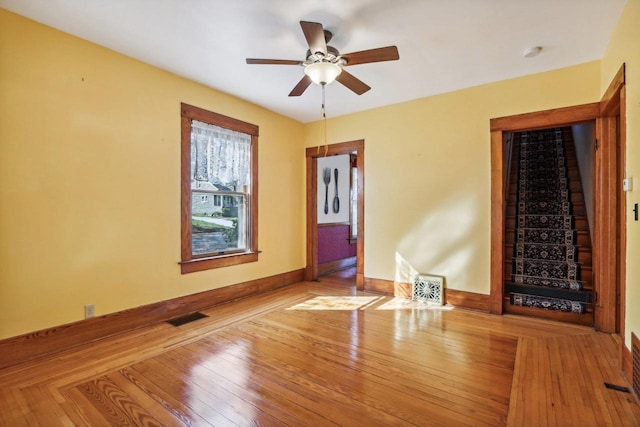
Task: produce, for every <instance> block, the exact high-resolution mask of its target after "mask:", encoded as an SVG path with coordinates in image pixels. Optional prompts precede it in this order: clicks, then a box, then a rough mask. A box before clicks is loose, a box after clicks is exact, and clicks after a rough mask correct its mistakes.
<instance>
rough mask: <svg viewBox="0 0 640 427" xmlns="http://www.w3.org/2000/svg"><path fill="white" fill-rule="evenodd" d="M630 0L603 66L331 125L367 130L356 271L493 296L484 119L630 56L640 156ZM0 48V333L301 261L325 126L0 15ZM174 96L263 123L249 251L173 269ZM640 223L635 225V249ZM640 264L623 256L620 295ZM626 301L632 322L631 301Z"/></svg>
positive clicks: (334, 135)
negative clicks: (313, 166) (246, 257)
mask: <svg viewBox="0 0 640 427" xmlns="http://www.w3.org/2000/svg"><path fill="white" fill-rule="evenodd" d="M639 2H640V0H629V1H628V3H627V6H626V7H625V11H624V13H623V16H622V19H621V21H620V23H619V25H618V27H617V28H616V32H615V33H614V37H613V38H612V42H611V46H610V47H609V49H608V51H607V55H606V56H605V58H604V60H603V61H602V63H601V61H594V62H590V63H586V64H582V65H577V66H574V67H569V68H565V69H560V70H555V71H551V72H547V73H540V74H534V75H530V76H526V77H522V78H517V79H511V80H505V81H501V82H497V83H493V84H487V85H482V86H478V87H473V88H469V89H465V90H461V91H457V92H452V93H447V94H442V95H437V96H433V97H428V98H423V99H419V100H415V101H411V102H405V103H402V104H396V105H392V106H388V107H384V108H378V109H374V110H369V111H365V112H362V113H357V114H352V115H348V116H343V117H339V118H335V119H330V120H329V124H328V132H329V135H328V138H329V141H330V142H331V143H335V142H342V141H350V140H354V139H361V138H363V139H365V141H366V149H365V152H366V164H365V170H366V176H365V180H366V194H365V203H366V205H365V236H366V239H365V242H366V243H365V276H366V277H370V278H380V279H387V280H395V279H403V278H404V277H403V274H404V273H403V271H405V270H406V267H407V266H410V267H411V268H412V269H414V270H415V271H418V272H422V273H430V274H436V275H442V276H445V278H446V280H447V286H448V287H450V288H452V289H459V290H465V291H470V292H478V293H484V294H488V293H489V267H490V266H489V259H490V255H489V249H490V235H489V233H490V204H489V202H490V200H489V199H490V157H489V153H490V151H489V120H490V119H491V118H494V117H501V116H508V115H513V114H518V113H524V112H532V111H537V110H545V109H549V108H556V107H563V106H570V105H577V104H583V103H589V102H594V101H597V100H599V99H600V96H601V93H602V91H603V90H604V88H605V85H607V84H608V82H609V81H610V80H611V77H612V75H613V73H615V71H617V69H618V67H619V66H620V63H621V62H622V61H626V62H627V65H628V69H627V77H628V78H627V81H628V98H629V99H628V102H627V104H628V106H629V110H628V116H629V117H628V134H627V136H628V141H629V146H628V147H627V171H628V173H629V174H630V175H633V172H634V171H635V170H637V169H640V163H639V161H638V158H639V157H638V153H637V150H638V149H637V147H636V149H635V151H634V148H633V141H636V140H638V137H639V136H640V135H639V134H640V124H639V122H638V119H637V117H638V116H639V113H640V111H638V110H639V109H640V102H639V97H640V93H639V89H638V83H637V82H638V81H640V80H639V77H640V76H639V75H638V74H639V73H640V71H637V70H636V68H637V69H640V58H639V53H638V49H637V48H635V49H634V43H633V42H634V41H637V40H640V37H639V35H638V30H637V29H635V26H634V25H633V23H634V22H640V20H639V19H638V18H639V16H640V11H639ZM0 52H2V55H1V56H0V111H1V112H2V114H0V218H2V220H1V221H0V339H1V338H5V337H10V336H14V335H18V334H21V333H25V332H29V331H34V330H38V329H42V328H47V327H53V326H56V325H60V324H64V323H68V322H71V321H75V320H79V319H81V318H82V315H83V306H84V304H86V303H94V304H96V311H97V314H98V315H100V314H105V313H110V312H114V311H119V310H123V309H127V308H132V307H136V306H139V305H143V304H148V303H152V302H156V301H160V300H165V299H169V298H173V297H177V296H180V295H186V294H191V293H195V292H199V291H203V290H207V289H214V288H218V287H221V286H225V285H229V284H234V283H239V282H243V281H246V280H251V279H255V278H259V277H265V276H270V275H273V274H278V273H282V272H286V271H291V270H295V269H299V268H302V267H303V266H304V264H305V260H304V257H305V243H304V239H305V235H304V234H305V227H304V217H305V215H304V211H305V204H304V191H305V188H304V185H305V179H304V176H305V171H304V147H307V146H315V145H317V144H318V143H319V142H320V141H321V140H322V127H321V123H320V122H316V123H311V124H308V125H302V124H300V123H298V122H295V121H293V120H290V119H287V118H285V117H282V116H280V115H277V114H275V113H272V112H269V111H267V110H265V109H262V108H260V107H257V106H255V105H253V104H249V103H247V102H245V101H242V100H239V99H237V98H234V97H231V96H229V95H226V94H224V93H220V92H217V91H214V90H211V89H208V88H206V87H204V86H201V85H198V84H196V83H194V82H191V81H188V80H186V79H182V78H180V77H177V76H175V75H172V74H169V73H167V72H165V71H162V70H159V69H157V68H154V67H151V66H149V65H145V64H143V63H141V62H138V61H135V60H133V59H131V58H128V57H125V56H122V55H120V54H117V53H115V52H113V51H110V50H107V49H104V48H102V47H99V46H96V45H94V44H91V43H89V42H86V41H83V40H80V39H77V38H74V37H72V36H69V35H66V34H63V33H61V32H58V31H55V30H52V29H50V28H48V27H45V26H42V25H40V24H36V23H34V22H32V21H29V20H26V19H24V18H21V17H18V16H17V15H13V14H11V13H9V12H6V11H3V10H0ZM634 67H635V68H634ZM634 82H635V83H634ZM331 90H346V89H345V88H342V87H339V86H337V84H336V86H335V87H333V85H332V86H330V87H328V100H329V103H330V99H331V97H330V93H331ZM373 90H375V88H374V89H373ZM354 96H355V95H354ZM365 96H366V95H365ZM180 102H187V103H190V104H193V105H197V106H199V107H202V108H206V109H209V110H212V111H216V112H218V113H222V114H226V115H229V116H232V117H235V118H238V119H241V120H244V121H247V122H250V123H254V124H256V125H258V126H260V162H259V168H260V174H259V180H260V218H259V223H260V249H261V250H262V251H263V253H262V254H261V255H260V261H259V262H258V263H252V264H245V265H241V266H234V267H229V268H224V269H219V270H213V271H207V272H200V273H193V274H189V275H180V272H179V267H178V264H177V263H178V261H179V258H180V249H179V244H180V217H179V205H180V192H179V174H180V168H179V138H180V134H179V131H180V129H179V105H180ZM633 117H635V118H636V119H635V121H634V120H633ZM636 145H637V144H636ZM285 183H286V186H284V187H283V185H285ZM636 186H638V183H637V184H636ZM636 191H637V190H636ZM633 194H635V193H634V192H632V193H629V195H628V196H629V200H628V202H629V204H631V203H633ZM273 200H278V203H273ZM282 224H287V226H286V227H283V226H282ZM638 234H639V231H638V226H637V223H629V250H628V259H629V260H632V259H636V258H637V257H638V252H639V251H640V244H636V242H638V241H640V239H638V237H640V236H638ZM633 237H636V238H635V239H633ZM636 270H638V271H636ZM639 275H640V269H638V268H636V269H634V266H633V265H632V263H631V262H628V295H627V301H628V302H629V301H634V300H638V295H637V294H638V293H639V292H640V290H639V289H637V287H635V288H634V287H633V286H632V284H633V283H634V282H637V281H638V276H639ZM627 306H628V310H629V320H628V322H627V325H628V330H629V329H632V330H635V331H639V330H640V310H636V311H634V310H633V308H632V307H631V304H629V303H628V304H627Z"/></svg>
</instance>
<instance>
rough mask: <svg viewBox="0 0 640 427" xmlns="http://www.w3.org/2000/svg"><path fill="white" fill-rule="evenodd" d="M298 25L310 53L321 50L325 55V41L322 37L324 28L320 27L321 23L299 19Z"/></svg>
mask: <svg viewBox="0 0 640 427" xmlns="http://www.w3.org/2000/svg"><path fill="white" fill-rule="evenodd" d="M300 26H301V27H302V32H303V33H304V37H305V38H306V39H307V44H308V45H309V50H311V53H316V52H322V53H323V54H324V55H326V54H327V43H326V41H325V39H324V29H323V28H322V24H319V23H317V22H307V21H300Z"/></svg>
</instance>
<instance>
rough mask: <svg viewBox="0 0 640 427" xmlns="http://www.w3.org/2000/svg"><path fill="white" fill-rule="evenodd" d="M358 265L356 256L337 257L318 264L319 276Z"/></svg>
mask: <svg viewBox="0 0 640 427" xmlns="http://www.w3.org/2000/svg"><path fill="white" fill-rule="evenodd" d="M355 266H356V257H354V256H353V257H349V258H343V259H337V260H335V261H329V262H323V263H322V264H318V276H322V275H324V274H329V273H333V272H335V271H339V270H344V269H345V268H351V267H355Z"/></svg>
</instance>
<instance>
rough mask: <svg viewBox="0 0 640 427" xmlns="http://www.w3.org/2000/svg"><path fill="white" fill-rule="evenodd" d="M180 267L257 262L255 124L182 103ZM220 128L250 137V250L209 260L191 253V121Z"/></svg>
mask: <svg viewBox="0 0 640 427" xmlns="http://www.w3.org/2000/svg"><path fill="white" fill-rule="evenodd" d="M180 116H181V122H180V127H181V133H180V140H181V141H180V167H181V173H180V198H181V206H180V226H181V245H180V256H181V261H180V268H181V273H182V274H186V273H192V272H195V271H203V270H210V269H214V268H221V267H228V266H231V265H238V264H244V263H248V262H255V261H258V253H259V251H258V136H259V128H258V126H256V125H253V124H250V123H247V122H243V121H241V120H238V119H234V118H231V117H227V116H223V115H222V114H218V113H214V112H211V111H207V110H204V109H202V108H198V107H194V106H192V105H188V104H184V103H182V104H181V105H180ZM192 120H198V121H201V122H204V123H209V124H212V125H216V126H220V127H223V128H226V129H231V130H234V131H238V132H242V133H246V134H248V135H250V136H251V192H250V193H249V196H248V198H249V206H250V214H249V224H248V227H249V247H248V248H247V251H244V252H239V253H234V254H224V255H218V256H208V257H194V256H193V254H192V252H191V121H192Z"/></svg>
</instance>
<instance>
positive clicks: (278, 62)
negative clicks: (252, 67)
mask: <svg viewBox="0 0 640 427" xmlns="http://www.w3.org/2000/svg"><path fill="white" fill-rule="evenodd" d="M247 64H265V65H302V61H295V60H289V59H257V58H247Z"/></svg>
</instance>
